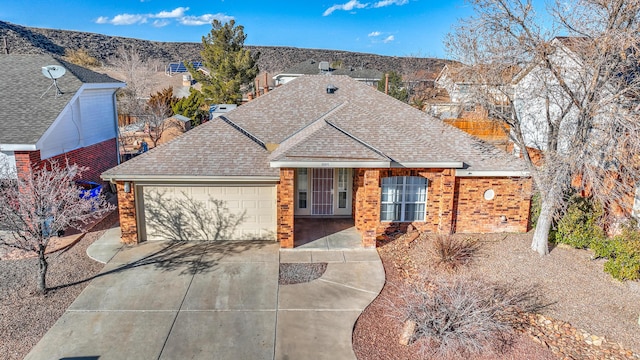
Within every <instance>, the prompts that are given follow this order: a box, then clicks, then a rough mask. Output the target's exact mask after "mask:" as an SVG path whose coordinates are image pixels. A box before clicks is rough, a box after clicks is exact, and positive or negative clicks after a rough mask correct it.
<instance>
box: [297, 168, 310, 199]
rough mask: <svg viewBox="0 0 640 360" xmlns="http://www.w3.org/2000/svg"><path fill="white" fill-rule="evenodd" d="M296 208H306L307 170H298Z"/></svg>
mask: <svg viewBox="0 0 640 360" xmlns="http://www.w3.org/2000/svg"><path fill="white" fill-rule="evenodd" d="M297 171H298V174H297V175H298V177H297V178H298V208H300V209H306V208H307V189H308V187H307V176H308V175H307V174H308V172H307V169H304V168H302V169H298V170H297Z"/></svg>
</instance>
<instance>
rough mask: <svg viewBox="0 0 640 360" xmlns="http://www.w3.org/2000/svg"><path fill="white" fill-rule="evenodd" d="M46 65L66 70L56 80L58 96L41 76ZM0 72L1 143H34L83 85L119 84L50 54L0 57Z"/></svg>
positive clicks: (53, 88)
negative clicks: (57, 66)
mask: <svg viewBox="0 0 640 360" xmlns="http://www.w3.org/2000/svg"><path fill="white" fill-rule="evenodd" d="M47 65H60V66H63V67H64V68H65V69H67V72H66V74H65V75H64V76H62V77H61V78H59V79H58V80H57V83H58V87H59V88H60V90H61V91H62V94H61V95H59V96H56V89H55V87H52V88H49V87H50V86H51V85H52V83H53V81H52V80H51V79H48V78H46V77H44V76H43V75H42V67H44V66H47ZM0 69H2V70H1V71H0V77H1V78H2V82H1V83H2V86H0V99H1V100H2V101H0V144H35V143H36V142H37V141H38V139H40V137H41V136H42V135H43V134H44V132H45V131H46V130H47V129H48V128H49V126H51V124H52V123H53V122H54V121H55V119H56V118H57V117H58V115H59V114H60V113H61V112H62V110H63V109H64V108H65V106H67V103H68V102H69V101H70V100H71V99H72V98H73V97H74V96H75V95H76V93H77V92H78V90H79V89H80V87H81V86H82V84H83V83H121V82H120V81H117V80H114V79H112V78H110V77H109V76H107V75H103V74H99V73H96V72H94V71H91V70H89V69H85V68H83V67H80V66H77V65H74V64H70V63H68V62H65V61H62V60H60V59H57V58H54V57H52V56H50V55H19V54H15V55H14V54H10V55H0ZM48 88H49V90H48V91H47V89H48Z"/></svg>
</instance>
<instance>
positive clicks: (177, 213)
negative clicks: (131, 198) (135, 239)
mask: <svg viewBox="0 0 640 360" xmlns="http://www.w3.org/2000/svg"><path fill="white" fill-rule="evenodd" d="M136 194H137V198H138V199H137V200H136V203H137V204H138V211H139V214H140V215H143V216H139V217H138V221H139V224H138V229H139V231H140V234H139V235H140V239H141V240H143V241H145V240H150V241H153V240H276V185H273V184H259V185H256V184H246V185H245V184H241V185H219V186H204V185H194V184H184V185H138V186H137V189H136Z"/></svg>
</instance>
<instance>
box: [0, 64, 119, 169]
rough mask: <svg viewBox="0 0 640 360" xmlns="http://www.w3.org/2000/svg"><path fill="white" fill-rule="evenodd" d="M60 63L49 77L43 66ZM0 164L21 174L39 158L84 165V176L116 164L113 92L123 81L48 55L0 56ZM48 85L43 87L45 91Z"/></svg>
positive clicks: (41, 160) (40, 162) (115, 119)
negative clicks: (59, 70) (53, 77)
mask: <svg viewBox="0 0 640 360" xmlns="http://www.w3.org/2000/svg"><path fill="white" fill-rule="evenodd" d="M49 65H54V66H56V67H60V66H62V67H63V68H64V69H66V73H65V74H64V75H63V76H62V77H60V78H59V79H57V86H58V87H59V89H60V92H61V93H58V91H57V89H56V87H55V86H54V84H53V81H52V80H51V79H49V78H46V77H45V76H43V73H42V71H43V69H42V68H43V67H45V66H49ZM0 68H2V89H0V94H1V95H0V100H1V101H0V166H2V165H4V166H6V167H8V168H10V169H13V170H15V171H14V172H13V174H12V175H11V176H20V175H21V174H23V173H25V171H27V169H28V168H29V167H37V166H39V165H40V164H42V163H43V162H44V161H50V160H56V161H58V162H59V163H60V164H65V163H66V162H67V161H68V162H69V163H71V164H73V163H75V164H78V165H80V166H86V167H88V168H89V170H88V171H86V172H85V173H84V174H83V178H84V179H86V180H91V181H101V180H100V174H101V173H102V172H103V171H105V170H106V169H109V168H111V167H113V166H115V165H117V164H118V149H117V142H116V135H117V115H116V99H115V92H116V90H117V89H118V88H121V87H124V86H125V84H124V83H122V82H120V81H117V80H114V79H112V78H110V77H109V76H107V75H103V74H99V73H96V72H94V71H91V70H89V69H86V68H83V67H80V66H77V65H74V64H71V63H67V62H65V61H63V60H61V59H59V58H54V57H52V56H49V55H0ZM47 89H48V90H47Z"/></svg>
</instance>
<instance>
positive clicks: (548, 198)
mask: <svg viewBox="0 0 640 360" xmlns="http://www.w3.org/2000/svg"><path fill="white" fill-rule="evenodd" d="M470 2H471V5H472V6H473V7H474V9H475V15H474V16H472V17H471V18H469V19H465V20H464V21H462V22H461V23H460V24H459V25H457V27H455V28H454V30H453V32H452V33H451V34H450V35H449V36H448V38H447V41H446V45H447V48H448V49H449V51H450V53H451V54H452V55H453V56H454V57H455V58H456V59H457V60H459V61H461V62H462V63H464V64H466V65H465V66H464V67H463V69H462V70H461V71H463V72H466V76H467V77H468V78H469V79H472V80H473V82H474V83H475V84H479V86H475V87H473V95H474V96H475V98H476V99H477V101H478V103H479V104H481V105H483V106H484V107H485V108H486V109H488V110H489V113H490V114H491V116H492V117H493V118H496V119H498V120H500V121H502V122H503V123H505V124H507V125H509V126H510V128H511V139H512V141H513V142H514V144H515V146H516V147H517V148H518V149H520V152H521V156H522V157H523V159H524V161H525V163H526V164H527V166H528V169H529V171H530V173H531V175H532V177H533V180H534V184H535V186H536V188H537V190H538V191H539V192H540V196H541V201H542V203H541V211H540V218H539V220H538V223H537V226H536V229H535V233H534V237H533V241H532V244H531V248H532V249H533V250H535V251H537V252H538V253H540V254H548V252H549V249H548V234H549V230H550V228H551V226H552V222H553V219H554V217H557V216H560V215H562V213H563V212H564V209H565V207H566V201H567V198H568V196H567V194H568V193H569V192H570V191H572V190H585V189H586V190H588V191H589V192H590V193H591V195H592V196H594V198H596V199H597V200H599V201H600V202H601V203H602V204H604V205H605V206H610V205H616V204H617V205H630V204H627V203H623V202H621V199H622V198H623V197H624V196H625V195H626V194H629V193H630V192H632V191H633V187H634V186H635V183H636V181H637V180H638V177H639V174H640V172H639V171H638V170H640V169H639V166H640V162H639V161H638V160H637V159H636V158H635V156H637V154H638V153H639V150H640V142H639V141H638V138H637V136H635V134H637V133H638V130H639V127H638V125H639V121H638V119H639V118H638V110H639V105H638V104H639V103H638V99H640V97H639V96H640V94H639V89H640V87H639V85H640V84H639V81H640V77H639V76H638V50H639V49H638V43H639V42H638V40H639V39H638V33H639V30H640V28H639V24H640V22H639V21H638V20H640V19H639V18H638V15H639V11H638V10H639V8H640V2H638V1H637V0H569V1H558V2H557V3H555V4H553V5H550V6H549V8H548V11H547V13H546V14H544V16H540V14H537V13H536V12H535V11H534V7H533V4H532V2H531V1H530V0H516V1H507V0H471V1H470ZM542 24H544V26H543V25H542ZM558 34H565V35H569V36H566V37H558V36H557V35H558ZM530 149H534V150H535V151H539V152H541V154H542V161H541V162H539V161H536V160H535V158H533V157H532V156H530ZM572 182H573V184H572ZM572 187H573V188H572Z"/></svg>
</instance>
